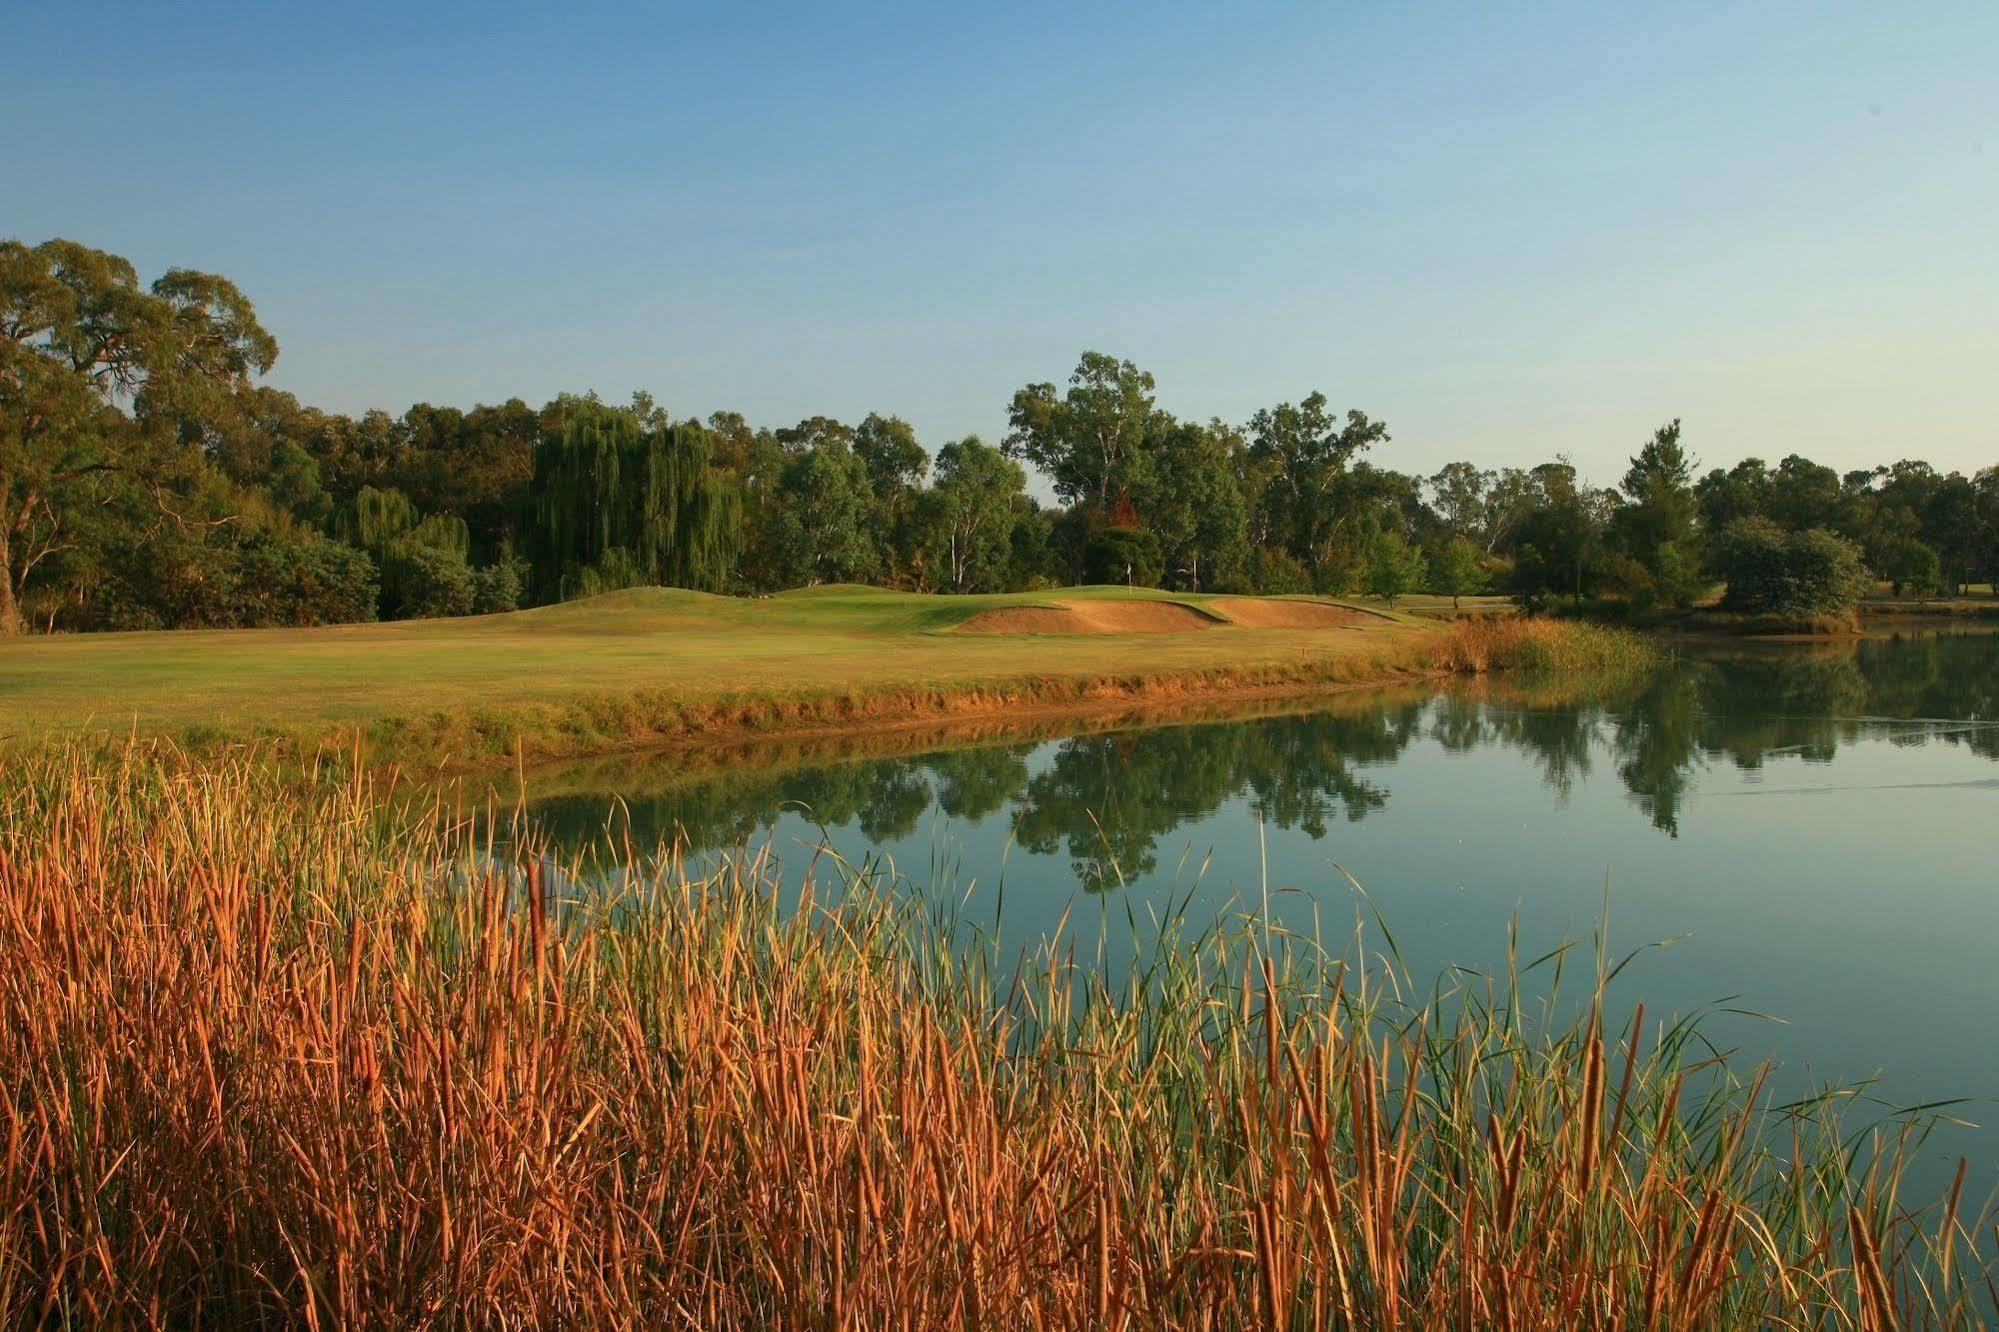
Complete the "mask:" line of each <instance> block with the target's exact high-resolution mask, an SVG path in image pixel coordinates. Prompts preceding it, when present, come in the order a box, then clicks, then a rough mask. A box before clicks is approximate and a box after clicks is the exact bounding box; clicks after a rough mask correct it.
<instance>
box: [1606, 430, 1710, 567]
mask: <svg viewBox="0 0 1999 1332" xmlns="http://www.w3.org/2000/svg"><path fill="white" fill-rule="evenodd" d="M1623 491H1624V496H1625V503H1624V504H1623V505H1622V506H1620V507H1619V508H1618V509H1617V510H1616V516H1615V519H1614V525H1615V527H1616V529H1617V532H1616V535H1617V538H1618V543H1619V545H1620V546H1621V547H1622V549H1623V551H1624V553H1625V554H1627V555H1629V556H1630V557H1631V558H1633V559H1635V560H1637V561H1638V563H1639V564H1641V565H1643V566H1644V568H1645V570H1646V572H1647V574H1648V575H1649V587H1648V590H1649V592H1650V593H1651V594H1652V595H1654V596H1656V597H1657V598H1658V599H1659V600H1661V601H1663V602H1666V603H1668V604H1670V605H1675V606H1684V605H1687V604H1689V603H1690V602H1692V600H1693V599H1694V597H1695V596H1696V595H1697V594H1698V593H1699V591H1700V578H1699V569H1700V559H1699V556H1698V549H1699V541H1700V536H1699V530H1698V527H1697V520H1698V515H1699V505H1698V502H1697V500H1696V498H1695V495H1694V485H1693V463H1692V461H1691V460H1690V459H1689V458H1688V457H1687V453H1686V450H1685V448H1684V447H1683V446H1682V445H1681V443H1680V423H1679V422H1678V421H1677V420H1675V421H1672V422H1669V423H1668V424H1666V425H1663V426H1661V427H1659V429H1658V430H1656V431H1655V432H1653V435H1652V438H1651V440H1650V441H1649V442H1647V444H1646V445H1645V447H1644V448H1643V449H1641V450H1640V451H1639V453H1638V456H1637V457H1635V458H1633V459H1632V460H1631V467H1630V470H1628V471H1627V472H1626V473H1625V474H1624V483H1623Z"/></svg>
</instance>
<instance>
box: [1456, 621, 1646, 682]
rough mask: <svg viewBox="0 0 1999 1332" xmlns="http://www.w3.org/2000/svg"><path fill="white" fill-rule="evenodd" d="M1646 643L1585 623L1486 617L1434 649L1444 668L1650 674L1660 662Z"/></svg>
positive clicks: (1463, 626) (1628, 634) (1460, 628)
mask: <svg viewBox="0 0 1999 1332" xmlns="http://www.w3.org/2000/svg"><path fill="white" fill-rule="evenodd" d="M1661 659H1662V658H1661V656H1660V652H1659V649H1658V647H1657V646H1656V645H1654V643H1653V642H1652V640H1650V639H1648V638H1645V637H1643V636H1641V635H1639V634H1635V633H1633V632H1631V631H1630V630H1627V629H1619V628H1615V627H1613V626H1608V625H1600V624H1592V623H1590V622H1589V621H1586V620H1550V619H1523V618H1518V617H1509V618H1498V617H1492V618H1486V619H1479V620H1470V621H1465V622H1462V623H1460V624H1458V625H1457V626H1455V629H1454V632H1453V633H1452V634H1451V636H1450V637H1449V638H1448V639H1446V640H1445V641H1444V643H1443V644H1442V646H1441V648H1440V651H1439V658H1438V660H1439V662H1440V664H1442V665H1444V666H1446V667H1447V668H1449V669H1451V670H1453V671H1458V672H1465V673H1471V674H1478V673H1482V672H1485V671H1520V672H1527V673H1564V674H1578V675H1601V674H1604V673H1630V672H1638V671H1645V670H1650V669H1652V668H1653V667H1655V666H1657V665H1658V664H1659V663H1660V661H1661Z"/></svg>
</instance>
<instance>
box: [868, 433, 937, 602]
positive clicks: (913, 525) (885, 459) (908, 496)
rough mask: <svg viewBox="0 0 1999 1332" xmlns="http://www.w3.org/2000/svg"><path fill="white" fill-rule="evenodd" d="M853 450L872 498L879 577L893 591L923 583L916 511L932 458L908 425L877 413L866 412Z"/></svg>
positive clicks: (922, 523) (920, 531) (921, 518)
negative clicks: (886, 579) (880, 570)
mask: <svg viewBox="0 0 1999 1332" xmlns="http://www.w3.org/2000/svg"><path fill="white" fill-rule="evenodd" d="M853 447H854V456H855V457H857V458H859V459H860V460H861V465H862V467H863V468H864V469H865V470H866V473H867V478H868V487H869V489H870V490H872V491H873V492H874V504H875V530H876V536H877V541H878V544H879V545H880V547H881V552H882V564H883V566H884V567H883V572H884V574H885V575H886V576H887V578H888V580H889V582H890V584H891V585H893V586H897V587H907V586H910V585H912V584H918V583H921V582H922V581H923V579H924V576H925V575H924V571H923V570H921V569H920V568H919V567H918V566H919V565H920V564H921V563H922V561H923V559H924V552H923V550H922V546H923V544H924V536H923V529H924V527H925V525H926V523H925V518H926V515H924V514H923V513H921V512H920V511H919V505H918V502H917V496H918V493H919V491H918V487H920V486H921V485H922V484H923V474H924V473H925V472H926V471H928V470H929V468H930V455H929V454H928V453H926V452H924V450H923V445H922V444H920V443H918V442H917V439H916V430H915V428H914V427H912V426H911V425H910V424H909V422H907V421H905V420H903V419H902V418H901V417H899V416H882V415H881V414H879V413H877V412H869V413H868V416H867V419H866V420H864V421H862V422H861V423H860V425H858V426H856V427H855V428H854V446H853Z"/></svg>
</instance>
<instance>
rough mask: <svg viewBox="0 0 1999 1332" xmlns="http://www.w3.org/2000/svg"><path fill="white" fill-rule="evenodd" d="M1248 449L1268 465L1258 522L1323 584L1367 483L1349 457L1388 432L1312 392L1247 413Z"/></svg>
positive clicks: (1348, 533)
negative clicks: (1340, 413) (1360, 481)
mask: <svg viewBox="0 0 1999 1332" xmlns="http://www.w3.org/2000/svg"><path fill="white" fill-rule="evenodd" d="M1249 429H1250V446H1249V448H1250V452H1251V454H1252V455H1253V456H1255V457H1256V458H1257V459H1258V460H1259V461H1260V462H1261V464H1262V465H1263V466H1265V467H1267V468H1268V469H1269V471H1270V477H1271V479H1270V482H1269V485H1268V486H1267V487H1266V488H1265V490H1264V492H1263V503H1264V505H1265V507H1266V511H1267V513H1266V517H1265V519H1264V521H1263V524H1262V525H1263V526H1264V527H1265V528H1266V529H1267V530H1268V531H1269V532H1270V534H1271V536H1272V537H1273V538H1274V539H1275V541H1276V542H1277V543H1278V544H1280V545H1282V546H1283V547H1284V549H1285V550H1287V551H1288V552H1290V554H1291V555H1292V556H1293V557H1294V558H1296V559H1297V560H1298V561H1299V563H1301V564H1303V565H1304V566H1305V567H1306V568H1307V569H1308V570H1310V571H1311V573H1312V577H1313V581H1314V583H1315V584H1317V585H1319V586H1320V587H1321V588H1322V589H1324V588H1326V587H1327V584H1328V582H1329V581H1339V580H1329V578H1328V572H1329V568H1330V566H1332V565H1333V564H1334V563H1335V560H1336V547H1338V546H1339V545H1340V544H1341V543H1342V541H1343V539H1345V538H1348V537H1350V536H1352V535H1353V531H1352V529H1353V527H1354V524H1355V520H1356V518H1357V517H1358V515H1359V514H1360V513H1361V511H1362V510H1363V508H1364V507H1365V503H1366V500H1367V498H1368V496H1367V494H1366V492H1367V490H1368V487H1366V486H1364V485H1356V484H1355V483H1354V480H1355V478H1354V473H1353V471H1352V470H1351V469H1350V467H1349V464H1350V463H1351V462H1352V461H1353V460H1354V459H1355V458H1356V457H1357V456H1358V455H1359V454H1360V453H1361V452H1362V451H1363V450H1365V449H1367V448H1369V447H1371V446H1372V445H1375V444H1379V443H1382V442H1384V441H1386V440H1387V439H1388V427H1387V426H1386V425H1384V424H1383V423H1382V422H1380V421H1373V420H1369V419H1368V417H1367V415H1366V414H1365V413H1364V412H1358V411H1349V412H1348V413H1347V414H1346V417H1345V419H1344V421H1343V422H1342V421H1341V420H1340V419H1339V418H1338V417H1337V416H1336V415H1335V414H1334V413H1333V412H1331V411H1329V410H1328V408H1327V403H1326V395H1325V394H1323V393H1313V394H1311V395H1310V396H1309V397H1307V398H1306V399H1305V400H1304V401H1303V402H1300V403H1297V404H1296V405H1293V404H1291V403H1279V404H1278V405H1277V406H1276V407H1273V408H1267V409H1265V410H1263V411H1259V412H1258V413H1257V414H1256V415H1255V416H1254V417H1252V418H1251V419H1250V423H1249Z"/></svg>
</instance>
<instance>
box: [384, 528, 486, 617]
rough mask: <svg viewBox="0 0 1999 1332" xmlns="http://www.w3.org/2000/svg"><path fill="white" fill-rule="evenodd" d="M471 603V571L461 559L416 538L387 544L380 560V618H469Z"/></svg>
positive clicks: (462, 557)
mask: <svg viewBox="0 0 1999 1332" xmlns="http://www.w3.org/2000/svg"><path fill="white" fill-rule="evenodd" d="M473 602H474V596H473V583H472V570H471V569H470V568H468V567H467V566H466V564H465V557H464V556H463V555H460V554H457V553H455V552H453V551H451V550H448V549H443V548H441V547H438V546H433V545H427V544H425V543H424V542H423V541H422V540H420V539H418V538H416V537H415V536H408V537H403V538H400V539H398V540H396V541H393V542H391V543H390V545H389V548H388V550H387V551H386V552H385V553H384V555H383V558H382V611H383V615H382V618H384V619H388V620H422V619H434V618H437V617H439V616H446V615H470V614H471V613H472V608H473Z"/></svg>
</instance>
